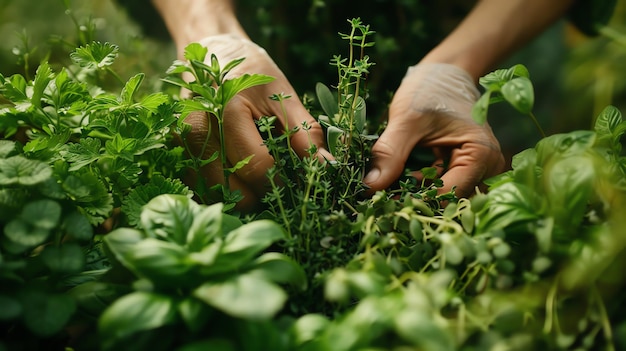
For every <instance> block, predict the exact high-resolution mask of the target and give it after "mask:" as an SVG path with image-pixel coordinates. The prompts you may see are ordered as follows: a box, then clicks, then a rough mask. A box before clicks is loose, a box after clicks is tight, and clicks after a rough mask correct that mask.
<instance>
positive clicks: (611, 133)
mask: <svg viewBox="0 0 626 351" xmlns="http://www.w3.org/2000/svg"><path fill="white" fill-rule="evenodd" d="M593 130H594V131H595V132H596V133H598V137H600V138H605V139H608V141H609V147H611V148H614V147H616V146H617V144H619V140H620V137H621V136H622V134H624V132H626V122H624V121H622V114H621V112H620V111H619V110H618V109H617V108H616V107H615V106H607V107H605V108H604V110H602V112H600V115H598V118H597V119H596V122H595V125H594V128H593Z"/></svg>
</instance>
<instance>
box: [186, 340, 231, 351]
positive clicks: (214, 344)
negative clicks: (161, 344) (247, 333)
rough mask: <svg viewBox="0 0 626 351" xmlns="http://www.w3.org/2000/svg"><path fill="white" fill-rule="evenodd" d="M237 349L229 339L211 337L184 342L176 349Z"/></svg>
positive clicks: (188, 350) (205, 350)
mask: <svg viewBox="0 0 626 351" xmlns="http://www.w3.org/2000/svg"><path fill="white" fill-rule="evenodd" d="M208 350H211V351H237V348H235V346H234V345H233V343H232V342H231V341H230V340H227V339H217V338H211V339H207V340H202V341H195V342H192V343H190V344H185V345H183V346H181V347H179V348H177V349H176V351H208Z"/></svg>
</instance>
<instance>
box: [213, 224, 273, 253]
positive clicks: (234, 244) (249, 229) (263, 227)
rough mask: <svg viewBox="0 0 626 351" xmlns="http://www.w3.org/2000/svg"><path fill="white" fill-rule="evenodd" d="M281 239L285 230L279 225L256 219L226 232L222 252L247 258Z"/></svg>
mask: <svg viewBox="0 0 626 351" xmlns="http://www.w3.org/2000/svg"><path fill="white" fill-rule="evenodd" d="M282 239H285V232H284V231H283V229H282V227H281V226H280V225H278V224H277V223H275V222H272V221H270V220H257V221H253V222H250V223H247V224H244V225H242V226H241V227H239V228H237V229H235V230H233V231H231V232H230V233H228V235H227V236H226V240H225V241H224V248H223V249H222V253H223V254H232V255H236V256H238V257H241V258H244V257H246V258H247V259H244V260H249V259H252V258H253V257H254V256H256V255H257V254H259V253H260V252H261V251H263V250H265V249H266V248H268V247H269V246H270V245H272V244H273V243H275V242H276V241H278V240H282Z"/></svg>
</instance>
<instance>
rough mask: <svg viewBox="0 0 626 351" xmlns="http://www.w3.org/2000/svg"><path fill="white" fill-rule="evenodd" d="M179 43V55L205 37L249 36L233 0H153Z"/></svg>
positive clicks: (174, 38) (177, 46) (246, 37)
mask: <svg viewBox="0 0 626 351" xmlns="http://www.w3.org/2000/svg"><path fill="white" fill-rule="evenodd" d="M151 1H152V3H153V4H154V6H155V8H156V9H157V11H158V12H159V13H160V15H161V17H162V18H163V20H164V21H165V24H166V26H167V29H168V31H169V33H170V35H171V37H172V39H173V41H174V43H175V44H176V48H177V51H178V55H179V57H182V53H183V52H184V48H185V47H186V46H187V45H188V44H190V43H194V42H199V41H200V40H201V39H203V38H206V37H210V36H216V35H222V34H230V35H233V36H236V37H241V38H244V39H249V37H248V35H247V34H246V32H245V30H244V29H243V27H242V26H241V24H240V23H239V21H238V20H237V17H236V15H235V10H234V6H233V4H232V1H229V0H175V1H174V0H151Z"/></svg>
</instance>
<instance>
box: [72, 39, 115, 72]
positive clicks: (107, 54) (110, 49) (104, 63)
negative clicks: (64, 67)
mask: <svg viewBox="0 0 626 351" xmlns="http://www.w3.org/2000/svg"><path fill="white" fill-rule="evenodd" d="M118 51H119V47H117V46H116V45H113V44H110V43H100V42H97V41H95V42H92V43H91V44H87V45H85V46H81V47H79V48H77V49H76V50H74V52H72V53H71V54H70V58H71V59H72V61H73V62H74V63H76V64H77V65H79V66H81V67H86V68H89V69H101V68H106V67H108V66H110V65H112V64H113V62H114V61H115V59H116V58H117V54H118Z"/></svg>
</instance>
